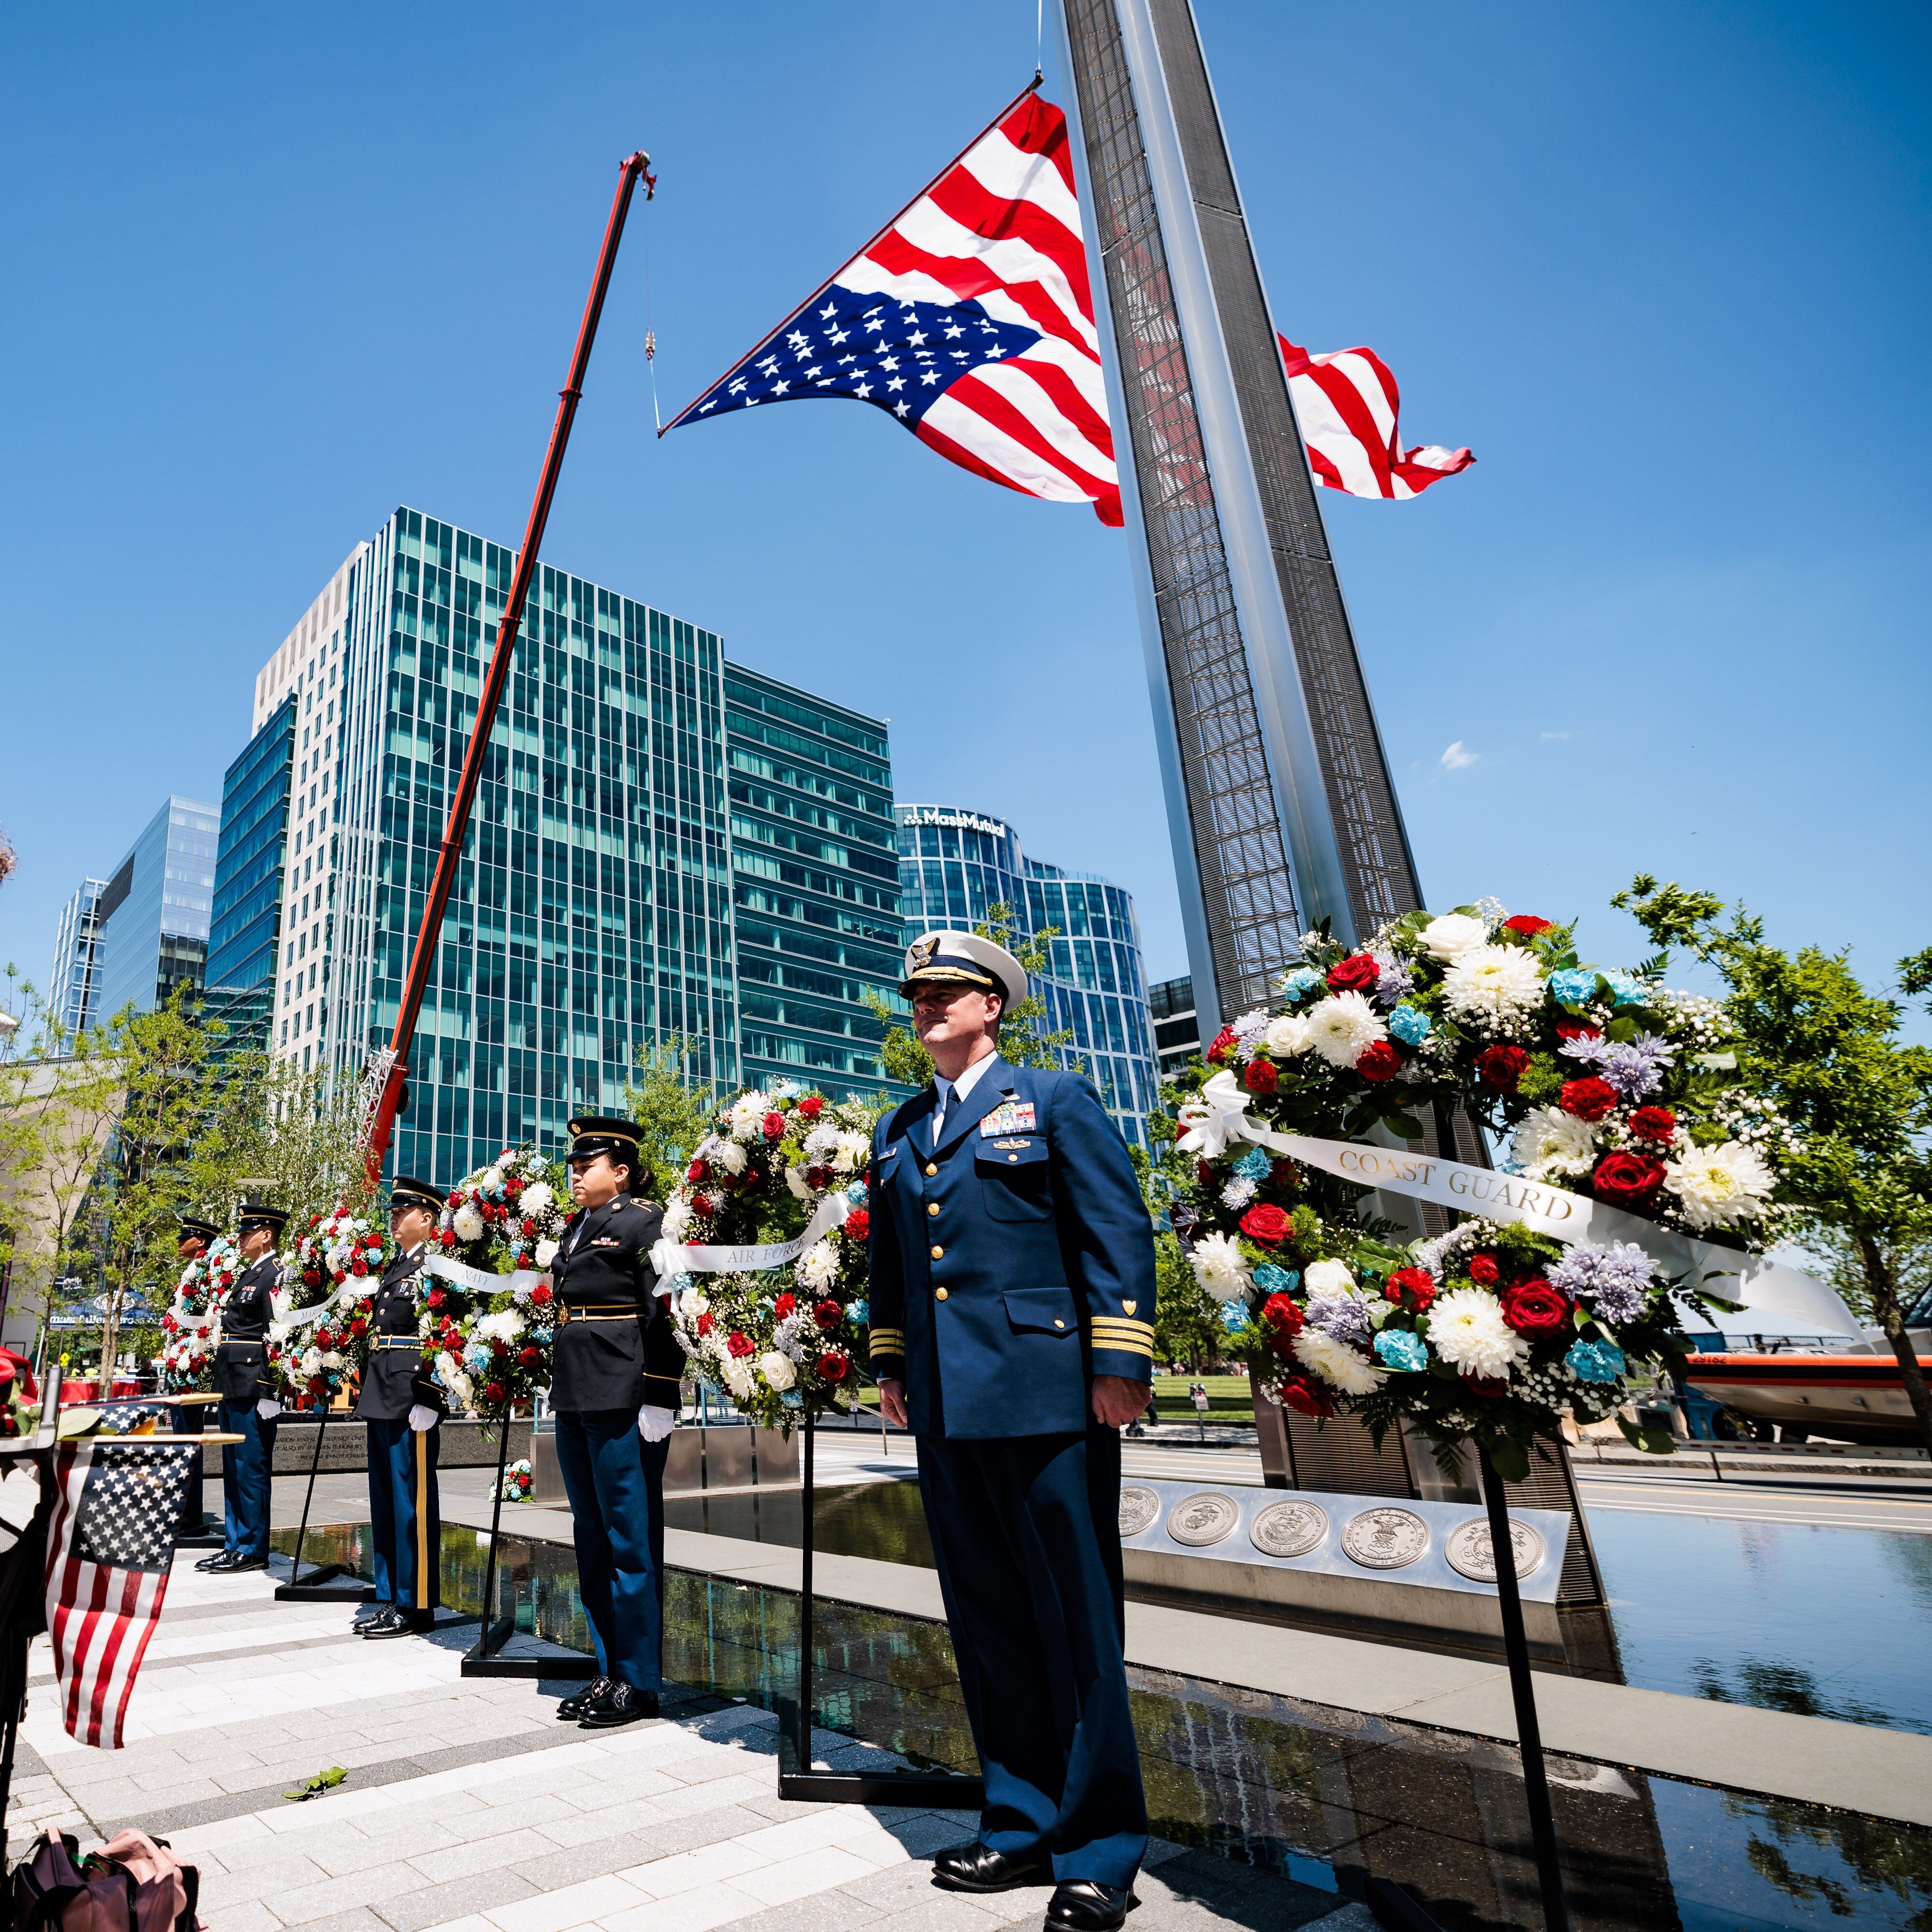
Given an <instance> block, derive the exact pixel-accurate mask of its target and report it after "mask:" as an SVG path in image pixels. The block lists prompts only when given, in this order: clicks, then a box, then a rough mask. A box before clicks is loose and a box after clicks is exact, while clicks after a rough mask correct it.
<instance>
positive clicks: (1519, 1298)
mask: <svg viewBox="0 0 1932 1932" xmlns="http://www.w3.org/2000/svg"><path fill="white" fill-rule="evenodd" d="M1502 1304H1503V1319H1504V1320H1505V1322H1508V1324H1509V1325H1510V1326H1511V1328H1514V1330H1515V1331H1516V1332H1517V1334H1519V1335H1547V1334H1551V1333H1552V1332H1553V1331H1555V1330H1556V1329H1559V1328H1562V1327H1563V1326H1565V1324H1566V1323H1568V1321H1569V1319H1570V1298H1569V1297H1568V1295H1565V1293H1564V1292H1563V1291H1562V1289H1559V1288H1557V1287H1555V1286H1553V1285H1552V1284H1551V1283H1549V1282H1547V1281H1546V1280H1544V1278H1543V1277H1542V1276H1541V1275H1540V1274H1532V1275H1526V1276H1524V1277H1523V1280H1520V1281H1518V1282H1512V1283H1511V1284H1510V1286H1508V1288H1506V1289H1504V1290H1503V1292H1502Z"/></svg>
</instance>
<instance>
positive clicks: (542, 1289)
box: [530, 1281, 550, 1308]
mask: <svg viewBox="0 0 1932 1932" xmlns="http://www.w3.org/2000/svg"><path fill="white" fill-rule="evenodd" d="M530 1299H531V1301H533V1302H535V1304H536V1305H537V1307H539V1308H547V1307H549V1306H550V1283H548V1282H547V1281H540V1282H538V1283H537V1285H536V1286H535V1287H534V1288H533V1289H531V1290H530Z"/></svg>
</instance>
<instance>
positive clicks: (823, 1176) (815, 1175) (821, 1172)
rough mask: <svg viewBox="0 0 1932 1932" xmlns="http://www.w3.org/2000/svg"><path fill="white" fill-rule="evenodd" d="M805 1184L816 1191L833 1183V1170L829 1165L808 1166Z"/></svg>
mask: <svg viewBox="0 0 1932 1932" xmlns="http://www.w3.org/2000/svg"><path fill="white" fill-rule="evenodd" d="M831 1185H832V1170H831V1169H829V1167H808V1168H807V1169H805V1186H806V1187H809V1188H811V1190H813V1191H814V1193H816V1192H817V1191H818V1190H820V1189H821V1188H826V1187H830V1186H831Z"/></svg>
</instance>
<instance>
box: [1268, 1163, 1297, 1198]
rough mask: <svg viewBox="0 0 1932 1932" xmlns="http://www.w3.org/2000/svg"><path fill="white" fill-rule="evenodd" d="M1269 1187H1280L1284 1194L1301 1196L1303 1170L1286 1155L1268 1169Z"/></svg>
mask: <svg viewBox="0 0 1932 1932" xmlns="http://www.w3.org/2000/svg"><path fill="white" fill-rule="evenodd" d="M1268 1185H1269V1186H1270V1187H1279V1188H1280V1190H1281V1191H1282V1192H1283V1193H1284V1194H1299V1193H1301V1169H1299V1168H1298V1167H1297V1166H1295V1163H1294V1162H1293V1161H1292V1160H1289V1158H1288V1157H1287V1156H1286V1154H1284V1155H1283V1156H1282V1157H1280V1159H1279V1160H1277V1161H1276V1162H1275V1163H1274V1166H1272V1167H1271V1168H1270V1169H1268Z"/></svg>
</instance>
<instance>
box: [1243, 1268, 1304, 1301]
mask: <svg viewBox="0 0 1932 1932" xmlns="http://www.w3.org/2000/svg"><path fill="white" fill-rule="evenodd" d="M1254 1280H1255V1286H1256V1287H1257V1288H1258V1289H1260V1290H1261V1292H1262V1294H1264V1295H1292V1294H1293V1293H1294V1292H1295V1290H1296V1289H1298V1288H1299V1287H1300V1286H1301V1276H1300V1275H1299V1274H1298V1273H1297V1272H1296V1271H1295V1270H1294V1269H1293V1268H1277V1267H1276V1266H1275V1265H1274V1262H1262V1265H1261V1266H1260V1267H1259V1268H1256V1270H1255V1275H1254Z"/></svg>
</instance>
